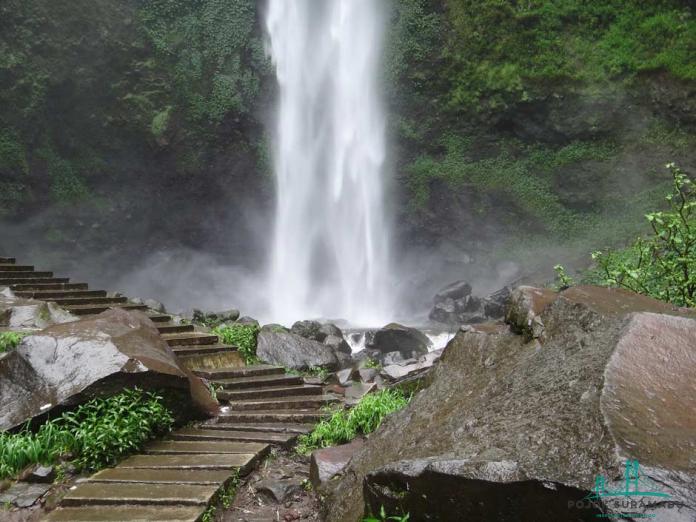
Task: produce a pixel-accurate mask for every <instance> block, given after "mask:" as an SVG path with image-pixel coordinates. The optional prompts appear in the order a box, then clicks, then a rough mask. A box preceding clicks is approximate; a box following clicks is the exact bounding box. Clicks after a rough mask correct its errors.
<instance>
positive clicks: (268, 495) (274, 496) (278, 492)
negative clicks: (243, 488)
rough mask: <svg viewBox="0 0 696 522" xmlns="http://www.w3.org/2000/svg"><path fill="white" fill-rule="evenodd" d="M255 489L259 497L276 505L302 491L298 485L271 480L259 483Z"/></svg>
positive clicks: (286, 481)
mask: <svg viewBox="0 0 696 522" xmlns="http://www.w3.org/2000/svg"><path fill="white" fill-rule="evenodd" d="M255 488H256V493H257V494H258V495H259V496H261V497H264V498H265V499H266V500H267V501H269V502H275V503H276V504H282V503H283V502H285V501H286V500H288V499H289V498H290V497H291V496H292V495H294V494H295V493H297V492H299V491H301V489H302V487H301V486H300V485H299V484H296V483H294V482H292V481H289V480H272V479H267V480H263V481H261V482H259V483H258V484H257V485H256V486H255Z"/></svg>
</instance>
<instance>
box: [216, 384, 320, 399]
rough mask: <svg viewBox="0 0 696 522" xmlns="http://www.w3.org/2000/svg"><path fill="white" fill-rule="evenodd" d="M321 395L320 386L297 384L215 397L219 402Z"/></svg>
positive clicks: (253, 389) (245, 390) (228, 393)
mask: <svg viewBox="0 0 696 522" xmlns="http://www.w3.org/2000/svg"><path fill="white" fill-rule="evenodd" d="M322 393H323V389H322V387H321V386H314V385H311V384H299V383H298V386H268V387H265V388H248V389H243V390H236V391H230V390H223V391H219V392H218V393H217V397H218V399H221V400H228V401H243V400H253V399H272V398H281V397H296V396H309V395H321V394H322Z"/></svg>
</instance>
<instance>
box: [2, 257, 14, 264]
mask: <svg viewBox="0 0 696 522" xmlns="http://www.w3.org/2000/svg"><path fill="white" fill-rule="evenodd" d="M16 262H17V260H16V259H15V258H14V257H1V256H0V264H2V265H14V264H15V263H16Z"/></svg>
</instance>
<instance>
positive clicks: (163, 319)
mask: <svg viewBox="0 0 696 522" xmlns="http://www.w3.org/2000/svg"><path fill="white" fill-rule="evenodd" d="M147 316H148V317H149V318H150V321H152V322H153V323H157V324H160V323H168V322H169V321H171V320H172V316H171V315H167V314H148V315H147Z"/></svg>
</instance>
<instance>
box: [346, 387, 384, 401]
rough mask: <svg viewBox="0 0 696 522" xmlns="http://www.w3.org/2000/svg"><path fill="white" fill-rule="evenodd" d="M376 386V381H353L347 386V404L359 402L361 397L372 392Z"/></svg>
mask: <svg viewBox="0 0 696 522" xmlns="http://www.w3.org/2000/svg"><path fill="white" fill-rule="evenodd" d="M376 387H377V384H376V383H362V382H354V383H352V384H351V385H350V386H349V387H348V388H346V392H345V398H346V404H348V405H349V406H352V405H355V404H357V403H358V402H359V401H360V399H362V398H363V397H364V396H365V395H367V394H368V393H370V392H371V391H372V390H374V389H375V388H376Z"/></svg>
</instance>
